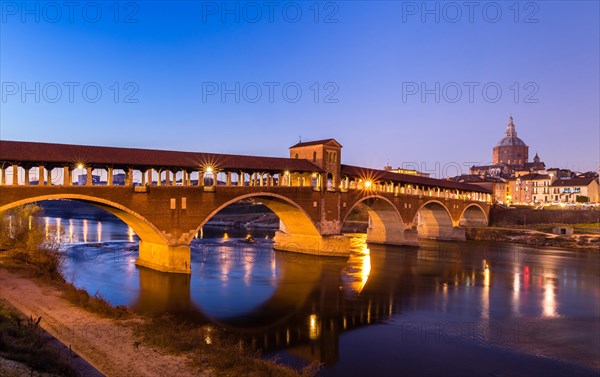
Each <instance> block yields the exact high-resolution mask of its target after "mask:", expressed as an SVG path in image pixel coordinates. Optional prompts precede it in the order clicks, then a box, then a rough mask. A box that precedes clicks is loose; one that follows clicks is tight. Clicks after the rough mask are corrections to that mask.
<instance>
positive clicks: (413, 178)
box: [342, 165, 491, 194]
mask: <svg viewBox="0 0 600 377" xmlns="http://www.w3.org/2000/svg"><path fill="white" fill-rule="evenodd" d="M342 175H347V176H351V177H361V178H364V179H372V180H375V181H393V182H400V183H408V184H413V185H420V186H430V187H442V188H448V189H455V190H464V191H474V192H482V193H486V194H489V193H491V191H489V190H487V189H485V188H483V187H481V186H479V185H472V184H468V183H462V182H455V181H449V180H445V179H436V178H428V177H420V176H417V175H411V174H401V173H393V172H389V171H386V170H378V169H370V168H362V167H360V166H350V165H342Z"/></svg>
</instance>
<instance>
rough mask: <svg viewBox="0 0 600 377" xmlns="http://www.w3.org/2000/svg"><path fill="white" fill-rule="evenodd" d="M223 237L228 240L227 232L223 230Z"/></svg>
mask: <svg viewBox="0 0 600 377" xmlns="http://www.w3.org/2000/svg"><path fill="white" fill-rule="evenodd" d="M223 239H225V240H228V239H229V233H227V232H225V233H224V234H223Z"/></svg>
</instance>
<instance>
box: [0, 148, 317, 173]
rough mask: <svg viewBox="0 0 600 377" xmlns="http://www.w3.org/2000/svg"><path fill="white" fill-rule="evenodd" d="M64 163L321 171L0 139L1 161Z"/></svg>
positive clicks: (305, 164)
mask: <svg viewBox="0 0 600 377" xmlns="http://www.w3.org/2000/svg"><path fill="white" fill-rule="evenodd" d="M3 162H4V163H11V162H19V163H31V164H32V165H35V164H41V163H45V164H47V165H48V164H49V165H55V166H57V167H59V166H64V165H67V164H69V165H77V164H86V165H92V166H114V167H116V168H124V167H131V168H134V169H139V168H143V167H144V168H181V169H189V170H195V169H199V168H201V167H206V166H211V167H213V168H215V169H217V170H244V169H247V170H256V171H265V172H267V171H273V172H281V171H285V170H289V171H295V172H321V171H322V170H321V168H319V167H318V166H316V165H314V164H313V163H311V162H310V161H308V160H305V159H291V158H277V157H257V156H243V155H229V154H217V153H199V152H175V151H165V150H155V149H137V148H116V147H97V146H85V145H72V144H52V143H36V142H23V141H0V165H2V163H3Z"/></svg>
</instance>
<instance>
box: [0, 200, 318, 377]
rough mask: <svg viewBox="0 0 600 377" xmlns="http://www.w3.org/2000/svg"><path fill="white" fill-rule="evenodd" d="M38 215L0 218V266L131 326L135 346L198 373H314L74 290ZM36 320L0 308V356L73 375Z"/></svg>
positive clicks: (24, 212) (18, 212)
mask: <svg viewBox="0 0 600 377" xmlns="http://www.w3.org/2000/svg"><path fill="white" fill-rule="evenodd" d="M42 214H43V209H42V208H41V207H39V206H37V205H26V206H23V207H19V208H15V209H12V210H9V211H6V212H4V213H3V214H2V215H1V216H0V267H4V268H6V269H8V270H10V271H14V272H18V273H20V274H21V275H24V276H26V277H28V278H30V279H33V280H34V281H36V283H37V284H40V285H52V286H54V287H57V288H59V289H60V290H61V291H62V292H63V297H64V298H65V299H66V300H68V301H69V302H71V303H73V304H75V305H77V306H79V307H81V308H83V309H85V310H87V311H89V312H92V313H96V314H98V315H100V316H102V317H105V318H110V319H112V320H114V321H118V323H119V324H125V325H127V326H132V327H133V332H134V334H135V336H137V337H138V338H139V339H138V342H139V343H142V342H143V344H145V345H151V346H154V347H156V348H159V349H161V350H163V351H165V352H167V353H171V354H177V355H186V356H187V357H188V359H189V361H190V365H191V367H193V368H194V369H196V370H198V371H199V372H201V371H202V372H207V373H208V374H209V375H214V376H238V375H246V376H314V375H315V374H316V373H317V372H318V370H319V368H320V364H318V363H311V364H309V365H308V366H307V367H305V368H304V369H302V370H301V371H299V372H298V371H296V370H294V369H291V368H288V367H285V366H283V365H280V364H278V363H277V360H265V359H262V358H261V357H260V354H259V353H257V352H256V351H255V350H252V349H250V348H249V347H245V346H243V345H242V344H241V343H240V342H239V341H237V340H236V339H235V337H234V336H232V335H231V334H228V332H227V331H226V330H225V329H219V328H216V327H214V326H213V327H211V329H212V331H211V340H210V342H207V341H206V338H205V337H203V332H204V328H202V327H199V326H197V325H194V324H190V323H182V322H178V321H176V320H175V319H174V318H172V317H170V316H168V315H163V316H159V317H153V318H151V317H146V316H141V315H139V314H134V313H132V312H130V311H129V310H128V308H127V307H125V306H113V305H111V304H110V303H109V302H108V301H106V300H105V299H104V298H103V297H102V296H101V295H100V294H99V293H95V294H93V295H90V294H89V293H88V292H87V291H86V290H85V289H81V288H77V287H75V286H73V285H72V284H71V283H69V282H68V281H67V280H66V279H65V278H64V276H63V263H64V258H65V255H64V253H63V252H62V251H61V250H60V247H59V246H60V238H61V236H60V235H61V231H60V229H59V230H57V229H54V230H51V231H47V229H45V228H44V224H42V222H41V220H40V219H41V215H42ZM49 235H54V236H49ZM40 321H43V318H31V319H29V320H27V321H25V320H23V318H22V317H20V316H19V313H16V312H15V311H14V310H11V309H9V308H7V307H5V306H0V358H5V359H10V360H15V361H19V362H22V363H24V364H26V365H27V366H28V367H29V368H30V369H31V371H32V373H33V371H34V370H35V371H38V372H47V373H53V374H55V375H61V376H75V375H77V374H76V372H75V370H74V369H72V368H71V367H70V366H69V362H68V360H64V358H61V357H60V355H59V354H58V353H57V352H53V350H52V349H51V347H44V344H45V343H46V342H47V340H45V339H46V338H47V337H49V336H48V335H47V334H45V333H44V332H43V330H41V329H40V328H39V325H40ZM134 346H135V345H134ZM204 374H205V373H204Z"/></svg>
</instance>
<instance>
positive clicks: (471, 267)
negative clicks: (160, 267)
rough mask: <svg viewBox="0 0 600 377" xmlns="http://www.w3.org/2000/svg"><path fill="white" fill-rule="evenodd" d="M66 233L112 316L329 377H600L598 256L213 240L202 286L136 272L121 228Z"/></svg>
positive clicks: (232, 236)
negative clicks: (184, 325)
mask: <svg viewBox="0 0 600 377" xmlns="http://www.w3.org/2000/svg"><path fill="white" fill-rule="evenodd" d="M56 223H60V225H61V226H62V227H63V229H64V236H63V237H64V240H65V241H64V242H65V246H66V247H67V253H68V256H69V257H68V259H67V277H68V278H70V279H72V280H73V281H74V283H75V284H76V285H78V286H81V287H85V288H87V290H88V291H90V292H91V293H94V292H99V293H100V294H102V295H103V296H104V297H105V298H107V299H108V300H109V301H110V302H111V303H113V304H123V305H128V306H130V307H132V308H134V309H135V310H138V311H140V312H146V313H163V312H169V313H173V314H174V315H176V316H178V317H180V318H181V320H187V321H194V323H198V326H206V325H210V324H213V325H214V324H215V323H217V324H219V325H221V326H224V327H225V328H227V329H229V330H230V331H232V332H233V333H235V334H238V335H239V336H240V337H241V338H242V339H244V341H247V342H248V343H249V344H251V345H252V346H254V347H256V348H257V349H260V350H262V352H263V353H264V354H265V355H266V356H274V355H277V356H278V357H279V358H280V360H282V361H283V362H285V363H287V364H289V365H291V366H294V367H302V366H304V365H307V364H308V363H309V362H311V361H319V362H321V363H323V365H324V366H323V368H322V369H321V371H320V372H319V375H320V376H365V375H411V376H412V375H426V376H440V375H441V376H444V375H457V376H458V375H460V376H467V375H478V376H480V375H488V376H511V375H531V376H548V375H554V376H575V375H590V376H591V375H598V373H599V372H600V324H599V321H600V258H599V255H598V253H593V252H578V251H569V250H558V249H533V248H527V247H523V246H518V245H508V244H497V243H475V242H468V243H437V242H429V243H425V244H423V246H422V247H421V248H402V247H384V246H376V245H368V246H367V245H366V244H365V242H364V237H362V236H356V237H354V240H353V242H354V249H353V252H352V254H351V255H350V257H349V258H334V259H332V258H318V257H313V256H307V255H300V254H292V253H285V252H279V251H274V250H273V249H272V241H271V238H272V233H271V232H268V231H253V232H251V234H252V235H253V236H254V237H255V238H256V239H257V240H258V241H259V242H258V243H256V244H249V243H245V242H242V241H241V239H242V238H244V237H245V236H246V235H247V233H246V231H240V230H229V229H225V230H223V229H210V228H204V230H203V232H202V233H201V234H199V237H200V238H198V239H196V240H194V242H193V246H192V275H191V276H188V275H180V274H165V273H161V272H157V271H154V270H150V269H146V268H140V267H137V266H136V265H135V259H136V257H137V237H136V236H135V234H134V233H133V232H132V231H131V229H129V228H128V227H127V225H125V224H123V223H120V222H116V221H107V220H104V221H98V220H93V219H92V220H81V219H71V220H69V219H65V218H63V219H58V218H48V219H47V224H48V225H49V229H51V227H50V226H51V225H54V224H56Z"/></svg>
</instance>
